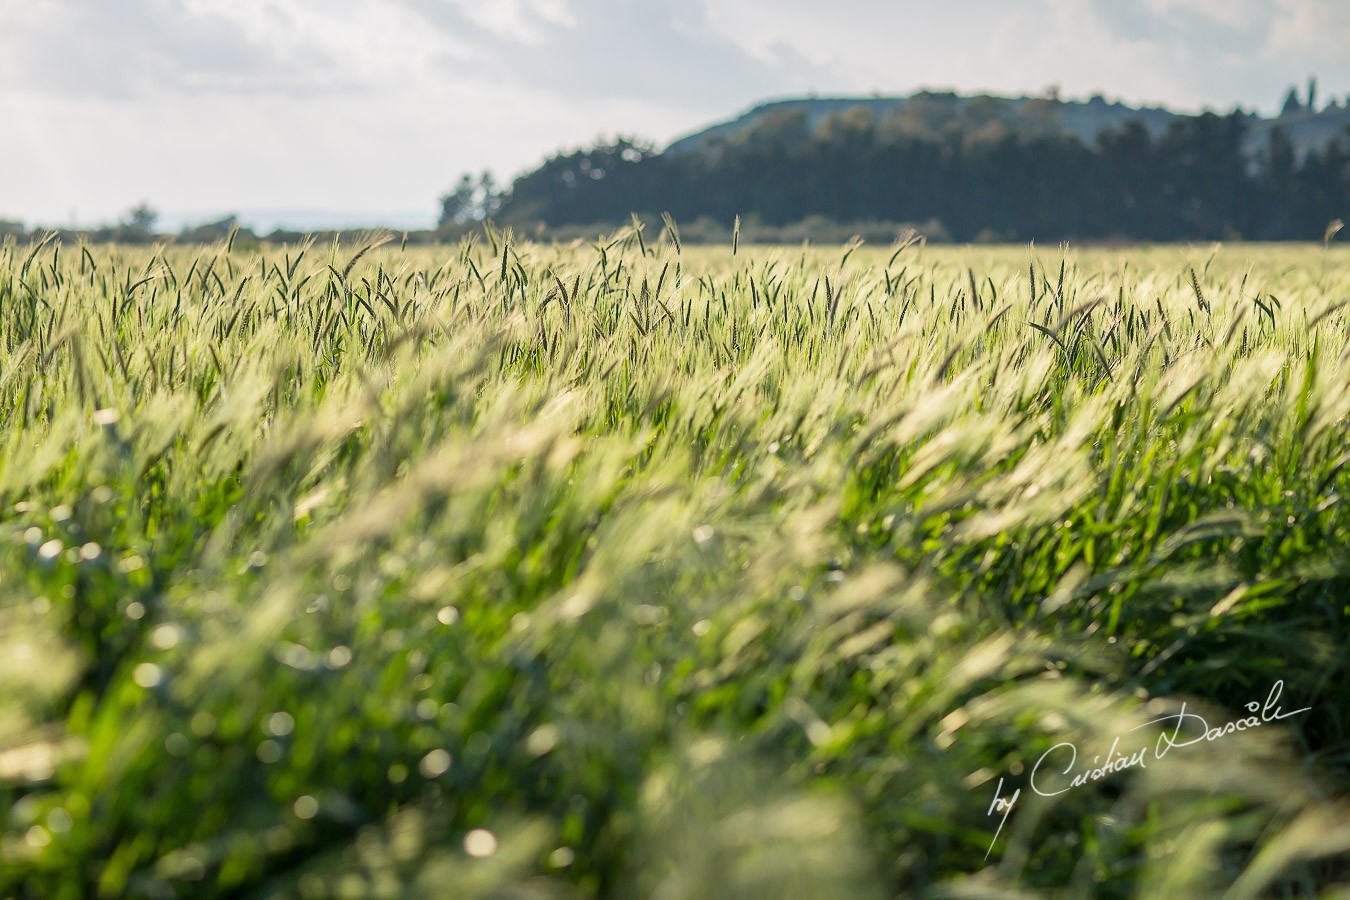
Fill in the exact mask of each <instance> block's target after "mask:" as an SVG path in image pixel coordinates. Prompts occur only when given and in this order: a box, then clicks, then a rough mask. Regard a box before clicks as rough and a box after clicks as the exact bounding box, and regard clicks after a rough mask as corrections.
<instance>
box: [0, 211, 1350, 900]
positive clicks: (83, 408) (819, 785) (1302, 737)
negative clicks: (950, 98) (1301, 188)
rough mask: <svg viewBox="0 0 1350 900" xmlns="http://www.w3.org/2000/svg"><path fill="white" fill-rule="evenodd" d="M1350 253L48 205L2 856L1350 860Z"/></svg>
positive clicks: (1307, 867)
mask: <svg viewBox="0 0 1350 900" xmlns="http://www.w3.org/2000/svg"><path fill="white" fill-rule="evenodd" d="M1348 301H1350V251H1348V250H1347V248H1345V247H1338V246H1336V244H1335V243H1334V242H1329V243H1328V244H1327V245H1299V246H1254V245H1231V246H1213V247H1210V246H1203V247H1200V246H1197V247H1186V248H1179V247H1163V248H1139V247H1133V248H1122V249H1089V250H1078V249H1073V248H1043V247H1037V246H1031V247H998V248H984V247H976V248H972V247H945V248H939V247H931V246H926V245H924V244H923V242H922V241H908V242H905V243H902V244H898V245H896V246H893V247H872V246H858V245H857V244H853V245H849V246H845V247H819V248H817V247H748V246H734V245H733V246H723V247H711V248H710V247H684V246H681V245H680V244H679V242H678V235H677V232H675V231H674V230H673V228H668V229H667V230H666V231H665V232H664V233H663V234H662V235H659V236H654V235H652V234H650V233H647V234H644V233H642V232H641V231H635V230H632V229H629V230H625V231H623V232H620V233H617V234H614V235H612V236H610V237H608V238H603V239H601V240H599V241H597V242H595V243H585V242H580V243H576V244H571V245H545V244H533V243H527V242H522V241H517V240H514V239H513V238H512V237H511V236H510V235H509V234H502V233H498V232H495V231H493V230H492V229H491V228H488V229H486V230H485V232H484V234H482V235H481V236H476V237H475V238H473V239H470V240H466V241H465V242H464V243H462V244H461V245H459V246H458V247H454V246H443V247H435V248H430V247H408V246H401V243H400V242H399V241H398V240H397V239H395V240H392V241H389V240H386V239H383V238H380V239H372V240H366V239H365V238H362V239H358V240H345V241H342V242H334V243H310V244H305V245H301V246H266V245H265V246H242V245H240V246H234V245H233V242H232V241H230V242H223V243H221V244H218V245H215V246H207V247H202V246H174V245H166V246H160V247H156V248H154V249H149V248H119V247H85V246H82V245H77V244H71V243H69V242H67V243H64V244H63V243H61V242H60V241H58V240H50V241H46V242H38V243H35V244H31V245H30V244H25V245H17V244H15V243H14V242H13V241H11V242H9V243H8V244H6V245H5V246H4V247H3V248H2V249H0V332H2V334H3V337H2V340H0V415H2V416H3V419H2V420H0V509H3V511H4V512H3V519H0V669H3V677H4V683H5V685H6V687H5V690H4V691H3V692H0V810H4V814H3V818H0V896H7V897H8V896H13V897H21V898H28V897H53V898H80V897H86V896H108V897H117V896H135V897H170V896H185V895H187V896H232V897H243V896H248V897H281V896H300V897H367V896H382V897H517V898H531V897H583V896H602V897H656V898H666V900H669V898H705V897H707V898H717V897H802V898H812V897H886V896H945V897H1022V896H1028V897H1030V896H1047V895H1050V896H1075V897H1076V896H1101V897H1138V898H1168V897H1178V898H1180V897H1207V896H1225V897H1234V898H1245V897H1253V898H1254V897H1267V896H1276V897H1315V896H1335V895H1336V893H1335V892H1336V891H1337V885H1338V884H1341V883H1342V882H1344V881H1346V880H1347V879H1348V878H1350V867H1347V865H1346V864H1345V860H1346V858H1347V855H1350V812H1348V811H1347V804H1346V801H1345V799H1344V798H1345V790H1346V785H1347V782H1348V781H1350V690H1348V687H1350V649H1348V642H1347V637H1348V635H1347V628H1348V618H1350V590H1348V588H1350V556H1348V555H1347V551H1346V549H1345V548H1346V547H1347V546H1348V542H1350V509H1347V506H1346V500H1345V497H1344V493H1346V492H1350V470H1348V469H1347V463H1350V442H1347V440H1346V428H1347V423H1348V422H1350V358H1348V357H1350V339H1348V338H1350V332H1348V331H1347V329H1348V328H1350V306H1346V305H1345V304H1347V302H1348ZM1249 704H1250V706H1249ZM1202 719H1203V724H1202V723H1201V721H1200V720H1202ZM1242 722H1246V723H1247V724H1246V725H1245V726H1240V724H1233V725H1232V726H1231V727H1227V728H1225V723H1242ZM1197 728H1198V731H1197ZM1207 729H1212V730H1209V731H1207ZM1197 735H1198V736H1197ZM1121 760H1125V762H1124V763H1122V762H1121ZM1018 792H1020V793H1018ZM1014 798H1015V799H1014ZM1341 890H1345V889H1344V888H1342V889H1341ZM1342 896H1344V895H1342Z"/></svg>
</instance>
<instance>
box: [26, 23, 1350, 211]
mask: <svg viewBox="0 0 1350 900" xmlns="http://www.w3.org/2000/svg"><path fill="white" fill-rule="evenodd" d="M1239 12H1241V13H1242V14H1243V16H1247V17H1249V18H1244V19H1243V20H1242V21H1239ZM0 22H3V23H4V25H3V28H0V120H3V121H6V122H17V123H21V125H20V126H19V127H15V128H12V129H10V130H9V131H8V132H7V133H6V137H5V140H4V141H0V217H6V216H12V215H18V216H21V217H24V218H26V219H29V220H41V221H48V222H54V221H59V220H64V219H66V218H67V217H68V214H69V210H70V209H71V208H77V209H78V210H79V212H80V217H81V219H82V220H83V221H85V222H88V221H90V220H91V219H97V218H108V217H111V216H113V215H116V214H117V213H119V212H121V211H122V210H124V209H125V208H126V207H128V206H129V205H131V204H132V203H135V202H137V201H138V200H141V199H148V200H150V201H151V202H152V203H154V204H156V205H158V206H160V207H161V208H164V209H166V210H173V209H194V210H196V209H200V210H208V209H217V210H219V211H221V212H228V211H230V210H233V209H240V208H248V207H259V206H266V207H306V208H325V207H327V208H344V209H346V208H368V209H370V210H373V211H379V210H400V209H408V208H417V207H423V208H426V209H427V210H428V216H430V215H432V212H433V210H434V207H435V201H436V196H437V194H438V193H439V192H440V191H441V190H443V189H444V188H446V187H447V186H448V185H450V184H452V183H453V181H454V179H455V178H456V177H457V176H458V174H459V173H460V172H462V171H466V170H481V169H484V168H491V169H492V170H493V171H494V172H495V173H496V174H498V175H499V176H503V177H508V176H510V175H511V174H513V173H514V172H516V171H519V170H520V169H522V168H524V167H526V166H528V165H530V164H532V163H535V162H537V161H538V160H540V159H541V158H542V157H543V156H544V155H545V154H547V153H549V152H551V151H553V150H555V149H557V148H559V147H562V146H576V145H579V144H582V143H586V142H589V141H591V140H593V139H594V138H596V137H597V136H599V135H601V134H607V135H613V134H616V133H625V134H637V135H640V136H646V137H649V138H652V139H655V140H657V141H662V140H667V139H670V138H674V137H676V136H678V135H680V134H682V133H687V132H689V131H692V130H694V129H696V128H698V127H700V126H702V125H704V124H706V123H708V122H710V121H715V120H719V119H725V118H728V117H730V116H732V115H734V114H736V113H737V112H739V111H740V110H743V109H745V108H746V107H748V106H749V105H751V104H752V103H755V102H757V101H759V100H763V99H767V98H770V97H782V96H791V95H795V94H803V93H806V92H807V91H808V90H811V89H814V90H815V91H817V92H818V93H821V94H828V93H834V94H850V93H855V94H865V93H869V92H871V91H874V90H875V91H880V92H883V93H890V94H898V93H903V92H908V91H911V90H914V89H917V88H920V87H938V88H941V87H950V88H955V89H958V90H961V91H965V92H975V91H981V90H989V91H993V92H998V93H1004V94H1017V93H1039V92H1040V91H1042V90H1044V89H1045V88H1046V87H1047V86H1049V85H1051V84H1057V85H1059V86H1060V88H1061V89H1062V91H1063V92H1064V93H1065V94H1066V95H1068V96H1086V95H1087V94H1089V93H1091V92H1094V91H1098V90H1100V91H1103V92H1105V93H1107V94H1108V95H1110V96H1112V97H1118V98H1121V99H1125V100H1127V101H1133V102H1167V103H1171V104H1180V105H1183V106H1187V107H1192V108H1194V107H1198V106H1200V105H1202V104H1210V105H1213V106H1216V107H1220V108H1223V107H1226V106H1229V105H1231V104H1232V103H1234V102H1239V101H1241V102H1244V103H1248V104H1250V103H1261V104H1264V106H1265V108H1267V109H1269V108H1270V107H1271V106H1272V105H1273V104H1276V103H1278V101H1279V98H1280V96H1281V95H1282V94H1283V91H1284V88H1285V87H1286V86H1287V85H1288V84H1289V83H1290V82H1291V81H1300V82H1301V81H1302V80H1303V79H1304V78H1305V77H1306V76H1307V75H1309V74H1313V73H1316V74H1317V75H1318V76H1319V80H1320V81H1321V84H1322V87H1323V91H1324V93H1325V94H1331V93H1335V94H1338V95H1343V94H1344V93H1345V92H1346V91H1350V54H1347V53H1346V52H1345V51H1344V48H1345V47H1346V46H1350V2H1346V0H1145V2H1144V3H1142V4H1125V3H1119V2H1117V0H1026V2H1020V3H1016V4H1012V3H1008V2H1006V0H950V2H947V3H941V4H934V3H931V2H924V3H919V2H881V0H834V3H833V4H832V5H831V7H830V8H828V9H827V8H825V7H823V6H822V5H821V4H819V3H818V2H816V0H698V2H691V0H117V2H115V3H114V2H111V0H42V2H32V0H0Z"/></svg>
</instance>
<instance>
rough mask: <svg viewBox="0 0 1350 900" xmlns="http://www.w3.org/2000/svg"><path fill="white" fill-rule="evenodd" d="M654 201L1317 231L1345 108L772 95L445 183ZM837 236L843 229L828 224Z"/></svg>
mask: <svg viewBox="0 0 1350 900" xmlns="http://www.w3.org/2000/svg"><path fill="white" fill-rule="evenodd" d="M634 213H637V214H639V216H640V217H642V218H643V219H644V221H649V222H653V223H654V222H656V221H657V220H658V218H659V216H660V214H662V213H669V214H670V215H671V216H673V217H674V219H675V220H677V221H678V222H681V223H694V224H695V225H696V226H697V227H695V228H693V229H690V230H688V231H686V236H687V237H693V236H697V237H700V238H704V239H710V240H726V239H729V237H730V234H729V230H728V228H729V226H730V225H731V223H732V221H733V220H734V219H735V218H736V217H737V216H739V217H741V218H742V219H743V220H744V221H745V223H746V225H747V233H746V235H745V236H746V237H748V238H749V239H752V240H765V241H784V240H787V241H793V242H795V241H797V240H800V239H801V238H802V237H803V236H804V237H810V238H813V239H816V240H827V241H828V240H839V239H847V235H849V234H853V233H857V234H863V235H866V236H867V239H868V240H877V239H881V240H885V241H889V240H890V239H891V238H892V237H894V236H895V235H896V234H898V233H900V232H902V231H903V230H904V228H905V223H911V224H915V225H917V226H918V227H919V229H920V230H921V231H922V232H923V233H924V234H926V235H928V236H929V237H930V238H933V239H942V238H948V239H952V240H957V241H971V240H994V241H1026V240H1037V241H1060V240H1149V241H1188V240H1233V239H1239V238H1241V239H1248V240H1318V239H1321V237H1322V235H1323V234H1324V233H1325V231H1326V228H1327V224H1328V223H1329V222H1331V221H1333V220H1334V219H1337V218H1341V219H1344V218H1350V110H1346V109H1344V108H1342V107H1341V106H1340V105H1339V104H1336V105H1334V106H1331V107H1329V108H1326V109H1322V110H1309V109H1306V108H1304V107H1303V106H1302V104H1300V103H1299V102H1298V99H1297V97H1295V96H1294V95H1293V94H1292V93H1291V95H1290V98H1289V100H1287V101H1286V104H1285V112H1284V113H1283V114H1281V115H1280V116H1278V117H1273V118H1264V117H1261V116H1258V115H1256V114H1254V113H1251V112H1247V111H1243V110H1234V111H1232V112H1231V113H1228V114H1226V115H1219V114H1216V113H1213V112H1204V113H1200V114H1197V115H1186V114H1181V113H1177V112H1174V111H1170V110H1167V109H1162V108H1145V109H1136V108H1133V107H1129V106H1126V105H1124V104H1120V103H1111V102H1108V101H1107V100H1105V99H1104V98H1101V97H1095V98H1093V99H1091V100H1088V101H1086V102H1079V101H1063V100H1060V99H1058V98H1055V97H1040V98H1036V97H1020V98H1004V97H990V96H976V97H961V96H958V95H956V94H939V93H932V92H924V93H919V94H915V95H913V96H911V97H897V98H832V99H817V98H808V99H804V100H782V101H777V102H773V103H766V104H762V105H760V106H757V107H755V108H754V109H753V110H751V111H750V112H748V113H746V114H745V115H743V116H740V117H738V118H736V119H733V120H731V121H729V122H723V123H720V124H717V125H713V126H711V127H709V128H706V129H704V130H702V131H699V132H696V133H694V134H692V135H689V136H688V137H685V138H681V139H679V140H677V141H675V142H673V143H672V144H671V145H670V146H669V147H667V148H666V149H665V150H664V151H659V152H658V151H657V150H656V148H654V147H653V146H651V145H647V144H643V143H641V142H638V141H633V140H617V141H615V142H613V143H610V144H605V145H600V146H595V147H592V148H589V149H586V150H578V151H574V152H571V153H560V154H557V155H555V156H554V157H552V158H550V159H548V160H546V161H545V162H544V163H543V164H542V165H541V166H539V167H538V168H537V169H535V170H534V171H532V172H529V173H526V174H525V175H522V176H521V177H519V178H517V179H516V180H515V182H514V183H513V184H512V185H511V187H510V189H509V190H507V191H505V192H495V191H494V190H493V189H492V186H491V185H490V184H480V185H477V186H475V185H474V184H472V183H471V182H469V181H467V180H466V181H462V182H461V185H460V187H459V188H458V189H457V190H456V191H455V193H454V194H452V195H450V196H448V197H447V198H446V200H445V217H444V222H445V223H447V224H448V223H450V222H455V221H463V220H464V218H465V216H466V214H469V215H470V216H473V215H476V216H478V217H489V216H490V217H493V218H495V219H497V220H498V221H500V222H502V223H503V224H511V225H513V226H515V227H518V228H520V227H527V228H529V229H536V228H539V227H541V226H545V227H547V228H550V229H554V230H556V229H558V227H559V226H564V227H568V228H577V227H580V228H583V229H587V230H590V229H593V228H594V227H595V226H605V227H608V226H615V225H620V224H623V223H626V222H628V221H629V219H630V217H631V216H632V215H633V214H634ZM841 229H842V234H843V235H844V237H842V238H841V237H840V235H841Z"/></svg>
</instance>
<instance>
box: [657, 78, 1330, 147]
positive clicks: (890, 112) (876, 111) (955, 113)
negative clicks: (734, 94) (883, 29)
mask: <svg viewBox="0 0 1350 900" xmlns="http://www.w3.org/2000/svg"><path fill="white" fill-rule="evenodd" d="M849 110H861V111H864V112H866V113H867V114H868V115H869V116H871V117H872V118H873V119H874V120H877V121H880V120H883V119H885V118H887V117H892V118H895V117H900V118H907V119H910V120H913V121H916V122H922V123H924V124H925V125H926V126H927V127H929V128H933V129H941V128H944V127H949V126H958V125H966V124H974V125H977V126H978V125H985V124H988V123H990V122H999V123H1000V124H1003V125H1005V126H1008V127H1010V128H1013V129H1015V130H1018V131H1021V132H1023V133H1046V132H1056V133H1062V134H1068V135H1072V136H1074V137H1076V138H1078V139H1079V140H1081V141H1083V142H1084V143H1088V144H1091V143H1093V142H1095V141H1096V140H1097V138H1098V136H1099V135H1101V134H1102V133H1103V132H1107V131H1112V130H1119V129H1122V128H1124V127H1125V126H1127V125H1129V124H1130V123H1133V122H1137V123H1138V124H1140V125H1141V126H1143V128H1144V130H1145V131H1147V132H1148V134H1149V135H1150V136H1151V137H1153V138H1158V137H1161V136H1162V135H1163V134H1165V133H1166V131H1167V129H1168V128H1169V127H1170V126H1172V125H1173V124H1175V123H1176V122H1177V121H1178V120H1182V119H1193V118H1196V116H1195V115H1192V114H1188V113H1183V112H1177V111H1174V110H1170V109H1167V108H1166V107H1160V106H1144V107H1135V106H1130V105H1128V104H1125V103H1121V102H1119V101H1109V100H1107V99H1106V98H1105V97H1103V96H1102V95H1100V94H1098V95H1096V96H1094V97H1092V98H1091V99H1089V100H1060V99H1057V98H1050V97H998V96H992V95H989V94H977V95H972V96H961V95H960V94H955V93H943V92H934V91H922V92H919V93H917V94H913V95H911V96H902V97H876V96H874V97H794V98H786V99H782V100H771V101H768V102H765V103H760V104H758V105H756V106H755V107H753V108H752V109H750V110H749V111H748V112H745V113H742V114H741V115H739V116H736V117H735V118H733V119H728V120H727V121H724V122H718V123H716V124H714V125H709V126H706V127H704V128H701V129H699V130H698V131H695V132H693V133H691V134H687V135H684V136H683V137H680V138H677V139H675V140H674V141H672V142H671V143H670V144H669V145H668V146H667V147H666V152H667V153H671V154H675V155H680V154H687V153H692V152H696V151H698V150H700V149H705V148H706V147H708V146H709V145H710V144H714V143H717V142H718V141H724V140H727V139H730V138H733V137H735V136H737V135H740V134H743V133H745V132H748V131H750V130H753V129H754V128H755V127H757V126H759V125H761V124H763V123H764V122H765V120H767V119H771V118H772V117H774V116H783V115H794V114H801V115H803V116H804V117H805V121H806V124H807V126H808V127H809V128H812V129H815V128H819V127H820V126H821V125H822V124H823V123H824V122H825V121H826V119H827V118H828V117H829V116H831V115H833V114H839V113H843V112H846V111H849ZM1239 112H1240V111H1239ZM1242 115H1243V117H1244V118H1245V119H1246V120H1247V122H1248V123H1249V125H1250V135H1249V139H1250V147H1249V149H1252V150H1255V149H1256V148H1258V147H1259V146H1261V145H1262V144H1264V143H1265V141H1266V140H1267V138H1268V135H1269V132H1270V130H1271V129H1272V128H1273V127H1275V126H1276V125H1279V126H1280V128H1281V129H1282V130H1283V131H1284V132H1285V133H1286V135H1287V136H1288V137H1289V139H1290V142H1291V143H1292V144H1293V145H1294V148H1295V151H1296V152H1297V153H1298V154H1299V156H1300V157H1301V156H1303V155H1304V154H1306V153H1307V152H1308V151H1309V150H1318V151H1320V150H1322V149H1324V148H1325V147H1326V146H1327V144H1328V143H1329V142H1330V141H1331V140H1332V139H1333V138H1335V137H1336V136H1337V135H1339V134H1343V133H1344V132H1345V129H1346V128H1347V127H1348V126H1350V106H1341V105H1339V103H1338V104H1337V105H1335V106H1328V107H1326V108H1324V109H1320V110H1316V111H1309V110H1308V109H1306V108H1300V109H1298V110H1291V111H1289V112H1286V113H1284V114H1282V115H1279V116H1271V117H1263V116H1260V115H1257V114H1255V113H1243V114H1242Z"/></svg>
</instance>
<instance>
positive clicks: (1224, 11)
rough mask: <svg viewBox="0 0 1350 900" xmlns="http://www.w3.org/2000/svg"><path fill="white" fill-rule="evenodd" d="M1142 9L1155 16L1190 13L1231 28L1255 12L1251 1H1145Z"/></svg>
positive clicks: (1247, 20)
mask: <svg viewBox="0 0 1350 900" xmlns="http://www.w3.org/2000/svg"><path fill="white" fill-rule="evenodd" d="M1144 8H1145V9H1147V10H1148V11H1149V12H1151V13H1153V14H1154V15H1156V16H1171V15H1174V14H1175V13H1177V12H1183V13H1190V14H1191V15H1195V16H1199V17H1200V18H1203V19H1208V20H1209V21H1211V22H1214V23H1216V24H1218V25H1227V26H1229V27H1233V28H1239V27H1242V26H1243V25H1245V24H1246V23H1248V22H1250V21H1251V20H1252V17H1253V15H1255V12H1256V11H1255V9H1254V3H1253V0H1145V2H1144Z"/></svg>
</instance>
